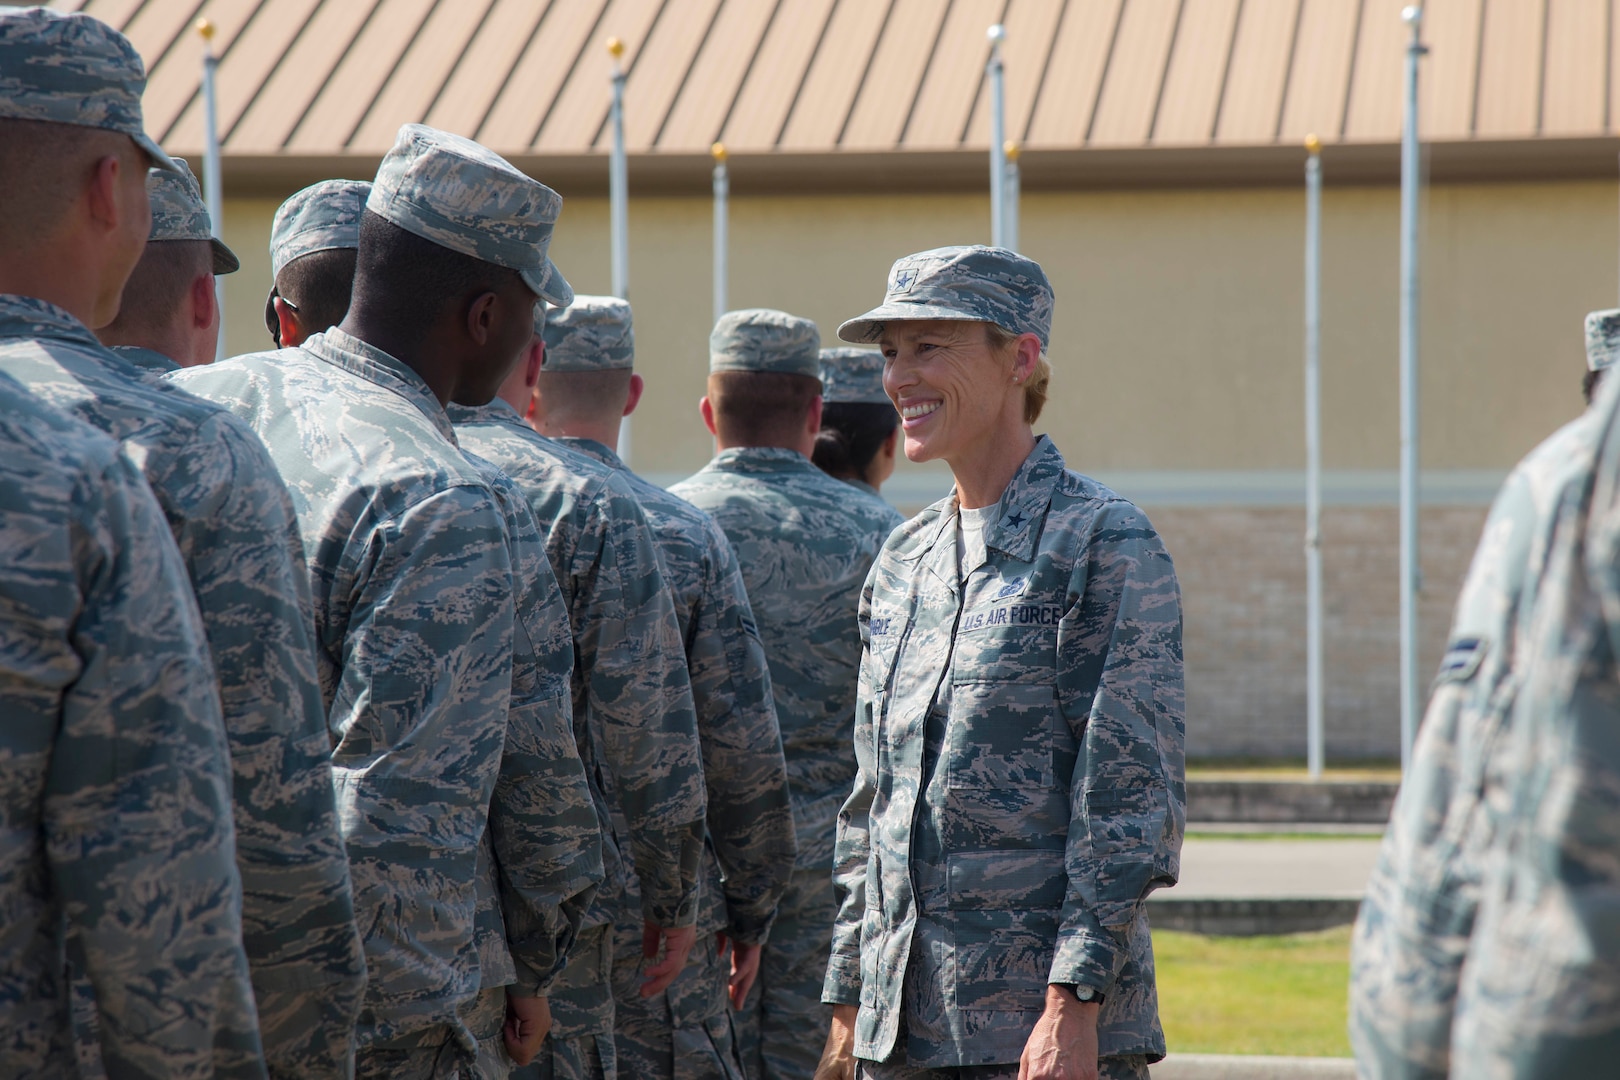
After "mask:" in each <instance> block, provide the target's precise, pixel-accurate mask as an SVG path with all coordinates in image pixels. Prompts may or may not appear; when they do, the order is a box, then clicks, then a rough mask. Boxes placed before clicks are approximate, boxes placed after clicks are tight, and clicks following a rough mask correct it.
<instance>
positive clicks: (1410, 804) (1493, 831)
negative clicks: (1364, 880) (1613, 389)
mask: <svg viewBox="0 0 1620 1080" xmlns="http://www.w3.org/2000/svg"><path fill="white" fill-rule="evenodd" d="M1599 434H1600V432H1599V431H1598V424H1597V422H1596V419H1595V411H1594V412H1588V413H1587V414H1586V415H1584V416H1582V417H1581V418H1580V419H1577V420H1575V421H1573V422H1571V423H1569V424H1567V425H1565V426H1564V427H1563V428H1561V429H1559V431H1557V432H1556V433H1555V434H1553V435H1552V436H1551V437H1549V438H1548V439H1547V440H1546V441H1545V442H1543V443H1542V444H1541V445H1540V446H1538V447H1537V448H1536V449H1535V450H1532V451H1531V452H1530V454H1529V455H1528V456H1526V457H1525V459H1524V460H1523V461H1521V462H1520V463H1519V465H1518V466H1517V467H1516V468H1515V469H1514V470H1513V472H1512V473H1510V474H1509V476H1508V478H1507V481H1506V483H1504V484H1503V485H1502V490H1501V492H1500V493H1498V495H1497V497H1496V500H1495V502H1494V504H1493V505H1492V507H1491V512H1490V515H1489V516H1488V517H1487V518H1486V520H1485V528H1484V531H1483V533H1482V534H1481V537H1480V541H1479V546H1478V548H1477V549H1476V550H1475V552H1474V560H1473V564H1472V565H1471V566H1470V567H1469V571H1468V577H1467V579H1466V580H1465V581H1464V583H1463V587H1462V592H1461V594H1460V595H1459V596H1458V598H1457V607H1456V613H1455V616H1454V618H1453V620H1452V625H1451V636H1450V639H1449V644H1448V646H1447V649H1446V654H1445V659H1444V661H1443V662H1442V664H1441V667H1440V674H1439V677H1438V678H1437V679H1436V681H1435V685H1434V691H1433V694H1432V696H1431V697H1430V699H1429V707H1428V711H1427V712H1426V714H1425V715H1424V719H1423V723H1422V725H1421V726H1420V727H1419V729H1418V735H1417V741H1416V744H1415V745H1414V747H1413V754H1412V761H1411V763H1410V764H1409V766H1408V768H1407V773H1406V777H1405V779H1404V780H1403V781H1402V783H1401V791H1400V795H1399V797H1398V798H1397V800H1396V803H1395V810H1394V813H1393V814H1392V816H1391V818H1390V824H1389V829H1388V830H1387V831H1386V832H1385V834H1384V842H1383V848H1382V850H1381V852H1380V855H1379V861H1378V865H1377V868H1376V869H1375V870H1374V872H1373V877H1372V880H1371V881H1370V882H1369V883H1368V887H1367V894H1366V897H1365V899H1364V900H1363V901H1362V905H1361V914H1360V917H1359V918H1358V920H1357V924H1356V936H1355V944H1354V948H1353V950H1352V957H1353V963H1352V969H1351V984H1350V1004H1351V1009H1350V1030H1351V1038H1352V1042H1353V1043H1354V1045H1355V1049H1356V1053H1357V1056H1358V1057H1360V1058H1361V1060H1362V1063H1363V1065H1364V1066H1368V1067H1370V1068H1371V1069H1372V1071H1373V1074H1374V1075H1377V1076H1380V1077H1391V1078H1394V1077H1414V1078H1415V1077H1433V1078H1442V1077H1445V1076H1447V1075H1448V1073H1449V1070H1450V1067H1451V1055H1452V1044H1453V1034H1452V1026H1453V1016H1454V1011H1455V1009H1456V1007H1457V994H1458V989H1459V984H1460V980H1461V976H1462V969H1463V966H1464V961H1465V959H1466V957H1467V955H1468V952H1469V947H1470V946H1469V939H1470V936H1471V934H1472V933H1473V929H1474V923H1475V918H1476V916H1477V914H1478V911H1479V902H1480V894H1481V889H1482V888H1483V886H1484V881H1485V878H1486V868H1487V864H1488V862H1489V861H1490V859H1491V858H1492V855H1493V851H1494V849H1495V848H1496V846H1497V845H1498V844H1499V843H1500V840H1501V838H1502V836H1503V831H1502V830H1503V823H1504V822H1505V820H1506V817H1507V813H1508V811H1509V809H1510V807H1509V806H1508V805H1507V800H1508V798H1509V791H1510V789H1511V773H1512V772H1513V771H1514V770H1515V769H1516V768H1517V765H1518V764H1519V759H1517V758H1516V757H1513V756H1511V755H1510V754H1509V753H1508V748H1509V746H1510V745H1511V744H1512V738H1511V736H1510V734H1509V720H1510V717H1511V715H1512V711H1513V708H1514V702H1515V699H1516V696H1517V694H1518V691H1519V687H1520V686H1521V685H1522V684H1523V682H1524V679H1525V672H1526V666H1527V664H1528V661H1529V659H1530V656H1529V655H1528V653H1527V642H1526V641H1525V640H1524V637H1525V634H1526V632H1527V631H1528V629H1529V627H1528V624H1527V619H1528V615H1529V609H1530V606H1531V604H1532V603H1533V601H1534V599H1535V586H1536V584H1537V582H1538V581H1539V580H1540V579H1541V578H1542V576H1543V574H1544V572H1545V568H1546V563H1547V558H1548V554H1549V545H1550V544H1552V542H1553V541H1554V533H1555V530H1556V529H1557V527H1558V525H1559V515H1560V512H1561V511H1562V510H1563V509H1564V506H1565V504H1566V503H1567V502H1569V500H1571V499H1572V498H1575V499H1578V498H1580V497H1581V494H1582V490H1583V488H1584V485H1586V484H1587V483H1588V482H1589V481H1590V478H1591V472H1592V462H1593V456H1594V454H1595V452H1596V449H1597V438H1598V436H1599Z"/></svg>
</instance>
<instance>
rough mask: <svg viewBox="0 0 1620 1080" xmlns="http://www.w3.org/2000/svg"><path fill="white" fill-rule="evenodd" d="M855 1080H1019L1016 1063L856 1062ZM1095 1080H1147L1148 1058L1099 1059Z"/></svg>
mask: <svg viewBox="0 0 1620 1080" xmlns="http://www.w3.org/2000/svg"><path fill="white" fill-rule="evenodd" d="M855 1080H1018V1063H1017V1062H1013V1063H1012V1064H1010V1065H965V1066H962V1067H960V1068H954V1069H919V1068H917V1067H916V1066H913V1065H904V1064H884V1063H882V1062H877V1061H861V1060H859V1059H857V1060H856V1062H855ZM1097 1080H1148V1063H1147V1058H1146V1057H1145V1056H1143V1055H1141V1054H1136V1055H1133V1056H1130V1057H1109V1058H1101V1059H1099V1060H1098V1062H1097Z"/></svg>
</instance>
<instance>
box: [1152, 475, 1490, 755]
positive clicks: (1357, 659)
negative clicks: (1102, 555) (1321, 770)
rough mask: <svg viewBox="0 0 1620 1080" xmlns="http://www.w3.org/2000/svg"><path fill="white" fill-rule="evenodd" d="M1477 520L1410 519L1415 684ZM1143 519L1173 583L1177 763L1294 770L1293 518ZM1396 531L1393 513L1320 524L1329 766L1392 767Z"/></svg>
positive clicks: (1428, 661) (1162, 510)
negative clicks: (1180, 631) (1154, 533)
mask: <svg viewBox="0 0 1620 1080" xmlns="http://www.w3.org/2000/svg"><path fill="white" fill-rule="evenodd" d="M1485 510H1486V508H1485V507H1483V506H1480V507H1473V506H1470V507H1451V506H1435V507H1426V508H1425V509H1424V511H1423V515H1422V519H1421V539H1420V545H1421V548H1422V568H1423V583H1424V587H1423V591H1422V594H1421V599H1420V607H1419V629H1420V632H1421V635H1422V643H1421V648H1420V652H1419V669H1418V670H1419V672H1420V674H1421V675H1422V677H1423V679H1424V680H1425V684H1426V683H1427V680H1428V678H1429V677H1430V675H1432V673H1433V672H1434V671H1435V669H1436V667H1437V665H1438V664H1439V661H1440V654H1441V651H1442V650H1443V648H1444V645H1445V638H1446V632H1447V630H1448V628H1449V625H1450V622H1451V608H1452V605H1453V603H1454V602H1455V599H1456V595H1457V589H1458V587H1459V586H1460V585H1461V583H1462V579H1463V575H1464V574H1465V573H1466V572H1467V569H1468V561H1469V559H1470V557H1471V556H1472V555H1473V550H1474V545H1475V542H1476V541H1477V540H1478V537H1479V530H1480V527H1481V526H1482V525H1483V523H1484V520H1485ZM1149 514H1150V516H1151V517H1152V519H1153V522H1154V524H1155V525H1156V526H1157V527H1158V529H1159V532H1160V534H1161V535H1162V536H1163V537H1164V540H1165V544H1166V545H1167V546H1168V547H1169V549H1170V553H1171V556H1172V557H1173V558H1174V559H1175V562H1176V569H1177V572H1178V574H1179V576H1180V579H1181V588H1182V595H1183V602H1184V610H1185V617H1186V660H1187V753H1188V755H1189V756H1190V757H1196V758H1220V757H1255V758H1280V757H1299V758H1301V759H1303V757H1304V754H1305V554H1304V547H1303V544H1304V539H1303V538H1304V527H1305V514H1304V511H1303V509H1301V508H1298V507H1256V508H1243V507H1159V508H1156V509H1155V508H1152V507H1149ZM1398 522H1399V514H1398V512H1397V510H1396V508H1394V507H1392V506H1391V507H1384V506H1339V507H1331V506H1330V507H1326V508H1324V509H1323V511H1322V537H1323V546H1322V576H1323V592H1324V594H1325V607H1326V610H1325V614H1324V623H1325V630H1326V639H1325V644H1324V654H1325V656H1324V664H1325V668H1326V680H1327V688H1326V716H1325V727H1326V736H1327V747H1326V749H1327V755H1328V759H1329V762H1330V763H1331V762H1332V760H1333V759H1334V758H1337V759H1339V760H1341V761H1346V760H1351V759H1368V758H1394V757H1397V756H1399V753H1400V698H1399V694H1400V673H1399V669H1398V661H1399V647H1400V635H1399V626H1398V624H1397V616H1398V613H1399V608H1400V594H1399V591H1398V589H1399V586H1398V582H1397V578H1396V573H1397V568H1398V563H1399V540H1398V534H1397V526H1398ZM1424 696H1425V697H1426V696H1427V695H1426V693H1425V695H1424Z"/></svg>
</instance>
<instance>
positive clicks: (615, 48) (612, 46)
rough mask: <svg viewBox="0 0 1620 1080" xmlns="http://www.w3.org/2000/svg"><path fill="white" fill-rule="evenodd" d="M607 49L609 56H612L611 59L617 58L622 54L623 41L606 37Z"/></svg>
mask: <svg viewBox="0 0 1620 1080" xmlns="http://www.w3.org/2000/svg"><path fill="white" fill-rule="evenodd" d="M607 51H608V55H609V56H611V57H613V59H615V60H617V59H618V58H619V57H621V56H623V55H624V42H622V41H620V40H619V39H618V38H616V37H610V38H608V39H607Z"/></svg>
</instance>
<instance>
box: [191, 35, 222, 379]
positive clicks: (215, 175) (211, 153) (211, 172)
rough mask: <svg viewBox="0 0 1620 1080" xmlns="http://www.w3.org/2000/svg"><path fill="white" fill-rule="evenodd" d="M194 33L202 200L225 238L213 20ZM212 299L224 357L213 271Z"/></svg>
mask: <svg viewBox="0 0 1620 1080" xmlns="http://www.w3.org/2000/svg"><path fill="white" fill-rule="evenodd" d="M197 33H198V35H199V36H200V37H201V38H202V39H203V73H202V99H203V201H204V203H205V205H206V206H207V207H208V217H209V220H210V222H211V223H212V226H213V232H214V236H215V238H217V239H218V240H219V241H220V242H221V243H224V241H225V206H224V198H223V190H222V188H223V181H222V180H221V178H220V168H219V122H218V120H217V119H216V112H215V107H214V75H215V73H216V72H217V71H218V70H219V57H217V56H215V55H214V24H213V23H211V22H209V21H208V20H207V19H198V20H197ZM214 303H215V305H216V306H218V308H219V340H218V342H217V343H216V344H215V346H214V359H215V360H223V359H225V279H224V278H223V277H221V276H220V275H218V274H215V275H214Z"/></svg>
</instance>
